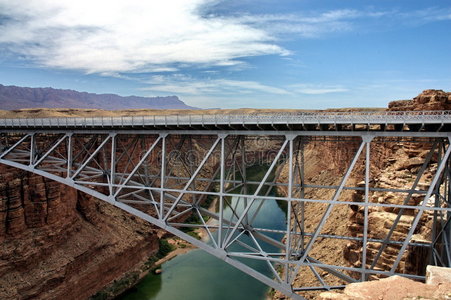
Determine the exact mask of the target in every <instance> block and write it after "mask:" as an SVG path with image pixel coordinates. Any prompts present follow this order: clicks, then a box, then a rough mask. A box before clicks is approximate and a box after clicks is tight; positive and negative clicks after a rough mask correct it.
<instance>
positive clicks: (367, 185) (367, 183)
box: [361, 139, 371, 281]
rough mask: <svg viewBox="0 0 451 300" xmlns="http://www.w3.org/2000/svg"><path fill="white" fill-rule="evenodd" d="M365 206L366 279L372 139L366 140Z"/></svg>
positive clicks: (364, 247) (363, 277)
mask: <svg viewBox="0 0 451 300" xmlns="http://www.w3.org/2000/svg"><path fill="white" fill-rule="evenodd" d="M365 144H366V148H365V208H364V219H363V241H362V274H361V280H362V281H365V280H366V255H367V249H366V248H367V243H368V209H369V206H368V204H369V191H370V159H371V156H370V146H371V139H368V140H366V141H365Z"/></svg>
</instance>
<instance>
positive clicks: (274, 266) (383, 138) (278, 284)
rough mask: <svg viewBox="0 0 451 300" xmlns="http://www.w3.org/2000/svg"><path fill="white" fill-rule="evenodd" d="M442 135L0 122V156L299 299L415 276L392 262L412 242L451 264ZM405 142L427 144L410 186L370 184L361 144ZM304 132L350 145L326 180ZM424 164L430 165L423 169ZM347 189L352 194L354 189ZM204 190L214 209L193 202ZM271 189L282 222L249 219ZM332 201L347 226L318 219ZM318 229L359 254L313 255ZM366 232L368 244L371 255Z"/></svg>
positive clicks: (366, 149)
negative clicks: (355, 220)
mask: <svg viewBox="0 0 451 300" xmlns="http://www.w3.org/2000/svg"><path fill="white" fill-rule="evenodd" d="M449 138H450V134H449V133H447V132H429V133H428V132H365V131H361V132H359V131H355V132H338V131H337V132H334V131H332V132H317V131H311V132H310V131H302V132H301V131H299V132H289V131H287V132H284V131H264V130H261V131H228V130H204V131H194V130H178V131H176V130H174V131H168V130H151V131H149V130H123V131H121V130H111V129H110V130H104V131H102V130H95V131H93V130H89V131H84V130H68V129H60V130H56V131H55V130H54V131H45V130H3V131H1V132H0V163H2V164H5V165H8V166H12V167H15V168H19V169H22V170H26V171H30V172H33V173H35V174H38V175H41V176H44V177H47V178H50V179H53V180H55V181H58V182H60V183H63V184H65V185H67V186H71V187H73V188H75V189H77V190H80V191H82V192H85V193H87V194H89V195H92V196H94V197H96V198H98V199H101V200H103V201H106V202H108V203H110V204H112V205H114V206H117V207H119V208H121V209H123V210H125V211H127V212H129V213H131V214H133V215H135V216H138V217H140V218H142V219H144V220H147V221H149V222H150V223H152V224H154V225H156V226H158V227H160V228H162V229H164V230H167V231H168V232H170V233H172V234H174V235H176V236H178V237H180V238H182V239H184V240H186V241H188V242H190V243H192V244H193V245H195V246H197V247H199V248H201V249H203V250H205V251H207V252H208V253H210V254H212V255H214V256H216V257H218V258H220V259H222V260H224V261H225V262H227V263H229V264H231V265H233V266H234V267H236V268H238V269H240V270H241V271H243V272H245V273H247V274H249V275H251V276H252V277H254V278H256V279H258V280H260V281H262V282H263V283H265V284H267V285H269V286H271V287H273V288H274V289H277V290H279V291H281V292H282V293H284V294H286V295H287V296H289V297H292V298H293V299H303V297H302V296H301V293H302V292H304V291H309V290H314V289H325V290H329V289H333V288H341V287H343V285H344V284H347V283H350V282H356V281H361V280H367V279H369V278H371V277H373V276H390V275H395V274H398V275H403V276H407V277H410V278H414V279H422V278H423V274H414V273H412V274H411V273H408V272H406V271H405V269H402V268H400V265H401V264H402V263H403V261H405V259H406V253H408V251H411V250H412V249H414V248H415V249H416V248H418V247H419V248H422V249H423V248H424V249H426V250H427V253H428V255H429V257H428V259H429V261H428V262H429V263H431V264H436V265H442V266H451V247H450V245H451V244H450V239H451V230H450V227H451V225H450V223H449V220H450V216H451V208H450V205H449V204H450V203H449V202H450V193H451V188H450V178H451V176H450V172H451V168H450V159H449V155H450V152H451V148H450V147H449V145H450V142H449ZM415 142H417V143H422V144H423V145H425V146H424V147H425V149H429V152H428V154H427V155H426V156H425V157H424V158H423V161H422V162H421V164H420V165H419V166H418V168H417V170H415V171H416V174H414V175H415V176H413V177H412V181H411V182H410V183H409V186H410V188H393V187H392V188H388V187H380V186H375V184H374V182H375V181H377V180H378V178H372V177H371V174H372V173H371V168H372V165H373V164H374V163H375V161H374V160H375V158H374V157H373V156H372V153H373V150H372V149H373V148H374V147H376V148H377V147H378V146H380V145H381V144H383V143H397V144H398V145H400V146H401V147H403V145H408V144H412V143H415ZM309 143H329V144H330V145H331V146H332V145H333V144H335V146H334V147H343V144H346V147H348V148H350V149H353V150H354V153H353V155H351V156H352V159H351V160H350V161H349V162H344V164H346V165H347V166H346V168H345V169H344V170H343V171H342V172H341V178H337V181H336V182H334V183H333V184H330V185H321V184H317V183H316V184H314V183H312V182H310V179H309V178H306V175H305V172H306V171H305V170H306V169H307V168H309V161H307V160H306V159H305V151H304V149H305V147H306V146H308V145H309ZM256 164H264V165H266V166H267V169H266V171H265V173H264V175H263V176H260V177H259V178H251V177H249V176H248V174H247V173H248V171H247V169H248V167H249V166H251V165H256ZM426 172H429V173H431V172H432V174H433V175H432V176H429V178H426V177H425V173H426ZM351 177H352V178H359V179H360V180H362V181H363V184H362V183H359V184H357V183H356V182H355V180H354V181H351V180H350V178H351ZM277 189H279V191H278V193H276V190H277ZM281 190H282V192H280V191H281ZM313 190H322V191H325V192H327V191H331V192H332V196H331V197H328V198H325V199H323V198H314V197H311V196H309V195H312V193H310V192H311V191H313ZM350 193H351V194H350ZM352 193H360V195H362V198H361V200H356V199H355V198H354V197H352ZM381 193H393V194H396V195H400V196H401V197H403V198H404V201H403V202H402V204H399V203H386V202H382V203H380V202H378V201H376V200H375V198H377V197H376V196H377V195H379V194H381ZM413 199H416V201H413ZM418 199H420V200H418ZM212 200H213V201H216V207H217V209H209V208H208V206H205V203H210V202H211V201H212ZM274 200H277V201H278V203H279V204H280V203H282V206H284V207H285V210H284V211H285V214H286V220H288V221H287V222H286V227H285V228H283V229H280V228H278V229H275V228H271V227H270V226H262V225H256V224H257V223H256V222H255V221H256V219H257V218H259V214H260V212H261V210H262V208H263V207H264V206H265V205H267V203H268V201H274ZM309 205H318V208H320V209H318V214H319V215H320V216H321V218H320V221H319V222H316V223H315V224H313V223H312V222H311V221H309V219H310V218H311V215H309V214H307V213H306V208H307V207H308V206H309ZM342 207H346V208H349V211H351V210H353V211H360V212H361V214H362V215H363V219H362V222H363V224H362V230H361V232H360V233H359V234H339V233H337V232H333V231H329V230H328V231H325V230H324V228H325V227H326V225H327V224H328V223H330V222H334V219H333V218H332V216H334V215H335V212H336V210H337V209H338V208H342ZM377 209H379V210H386V211H392V212H393V211H395V212H397V215H396V218H395V219H394V220H393V222H392V223H391V224H389V225H390V226H389V228H387V229H388V232H387V233H386V234H385V236H384V237H381V236H378V235H376V234H375V233H374V232H372V231H371V230H370V224H369V214H370V213H371V211H373V210H377ZM226 210H227V211H228V212H226ZM407 213H408V215H410V216H411V217H410V219H409V220H408V222H409V224H410V226H409V227H408V229H407V231H406V232H405V234H404V235H402V236H399V234H397V233H396V229H397V228H398V226H400V224H401V222H404V221H405V220H404V219H405V217H404V215H406V214H407ZM425 216H427V217H429V219H431V218H432V220H433V221H432V222H429V223H428V224H429V225H428V226H429V227H430V228H429V229H430V231H431V234H430V238H429V239H428V240H421V241H419V240H417V239H415V238H414V237H415V234H416V233H417V232H418V230H419V228H420V225H421V226H425V224H424V218H425ZM340 225H341V224H336V227H337V228H338V227H340ZM343 226H344V225H343ZM193 228H199V229H201V230H203V231H204V232H205V233H206V234H207V235H208V237H209V240H208V241H203V240H198V239H196V238H194V237H193V236H192V235H190V234H189V233H188V232H187V231H188V230H189V229H193ZM324 240H334V241H336V243H337V247H341V246H342V245H344V244H343V243H350V242H351V243H354V244H355V245H357V247H360V250H359V251H360V252H359V253H360V255H359V261H360V263H356V264H354V265H352V266H349V265H345V264H342V265H334V264H331V263H330V262H325V261H323V260H322V258H321V257H322V255H319V254H318V252H320V251H323V250H321V248H318V245H319V244H320V243H321V242H322V241H324ZM370 243H372V244H373V245H374V244H376V245H378V250H377V251H376V252H377V253H376V254H375V255H373V254H372V255H371V257H370V255H369V253H368V245H369V244H370ZM268 245H270V247H268ZM268 249H271V250H268ZM274 249H275V250H274ZM318 249H319V250H318ZM387 249H390V251H392V252H393V251H395V259H394V260H393V261H392V262H390V265H389V267H388V268H385V269H383V268H381V267H380V266H379V263H380V261H381V260H382V259H383V256H384V253H385V251H386V250H387ZM256 260H259V261H263V262H264V264H265V265H266V271H265V272H262V271H261V270H257V269H254V268H253V267H252V264H249V262H250V261H256ZM303 272H310V274H313V276H314V278H316V281H317V283H316V284H315V285H312V286H298V285H297V284H298V283H297V282H298V281H297V278H298V277H299V274H302V273H303ZM356 274H357V275H356ZM301 276H302V275H301ZM331 278H334V280H332V281H331ZM337 279H338V281H339V282H340V283H338V284H337V283H336V282H337ZM331 282H333V283H331Z"/></svg>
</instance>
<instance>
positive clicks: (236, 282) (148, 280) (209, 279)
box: [116, 197, 286, 300]
mask: <svg viewBox="0 0 451 300" xmlns="http://www.w3.org/2000/svg"><path fill="white" fill-rule="evenodd" d="M231 201H232V203H231V204H232V206H234V205H235V203H236V201H239V203H238V211H242V210H243V209H244V205H243V201H240V199H239V198H238V197H234V198H232V199H231ZM258 201H265V203H264V205H263V206H262V208H261V209H260V212H259V214H258V216H257V217H256V219H255V221H254V226H256V227H269V226H270V227H272V228H274V229H282V230H284V229H285V228H286V221H285V213H284V212H283V211H282V209H281V208H280V207H279V206H278V205H277V203H276V201H275V200H256V203H254V205H253V206H252V208H251V211H252V209H255V208H256V207H257V205H258ZM224 214H225V215H227V214H229V215H230V214H231V210H230V208H229V207H225V209H224ZM272 237H274V238H277V239H279V240H280V239H282V236H281V235H279V236H277V235H273V236H272ZM236 247H237V246H236ZM262 247H263V249H264V250H265V251H268V252H275V251H278V249H275V247H273V246H271V245H268V244H263V245H262ZM243 262H245V263H246V264H248V265H251V266H252V267H253V268H254V269H257V270H259V271H260V272H262V273H264V274H266V275H268V276H271V272H270V270H269V267H268V266H267V264H266V263H265V262H263V261H258V260H252V261H249V260H246V261H243ZM161 269H162V274H161V275H155V274H153V273H149V274H148V275H147V276H146V277H144V278H143V280H141V281H140V282H139V283H138V284H137V285H136V286H135V287H133V288H132V289H130V290H129V291H127V292H126V293H125V294H123V295H121V296H119V297H118V298H116V299H117V300H146V299H148V300H150V299H152V300H211V299H217V300H221V299H224V300H231V299H233V300H240V299H243V300H263V299H265V298H266V296H267V293H268V291H269V288H268V286H266V285H264V284H263V283H261V282H260V281H257V280H256V279H254V278H252V277H250V276H248V275H247V274H245V273H243V272H241V271H239V270H237V269H235V268H234V267H232V266H230V265H228V264H227V263H225V262H223V261H222V260H220V259H218V258H216V257H214V256H212V255H210V254H208V253H206V252H204V251H202V250H197V249H196V250H192V251H190V252H188V253H186V254H182V255H179V256H177V257H175V258H173V259H172V260H170V261H168V262H166V263H164V264H162V266H161Z"/></svg>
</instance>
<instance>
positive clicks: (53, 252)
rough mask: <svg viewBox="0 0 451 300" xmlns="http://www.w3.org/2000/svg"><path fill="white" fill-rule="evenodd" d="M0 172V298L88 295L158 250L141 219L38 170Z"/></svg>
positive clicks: (154, 235) (154, 237)
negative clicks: (43, 174) (36, 173)
mask: <svg viewBox="0 0 451 300" xmlns="http://www.w3.org/2000/svg"><path fill="white" fill-rule="evenodd" d="M0 174H1V175H0V182H1V184H0V299H31V298H33V299H86V298H88V297H90V296H91V295H93V294H95V293H96V292H97V291H98V290H100V289H101V288H103V287H104V286H105V285H107V284H108V283H110V282H112V281H113V280H115V279H117V278H120V277H121V276H122V275H123V274H124V273H126V272H127V271H129V270H131V269H133V268H134V267H136V266H137V265H140V264H142V263H143V262H145V261H146V260H147V259H148V258H149V257H150V256H151V255H153V254H154V253H155V252H156V251H158V238H157V231H156V230H155V229H154V228H152V227H151V226H150V225H149V224H147V223H146V222H144V221H141V220H139V219H137V218H135V217H133V216H131V215H129V214H127V213H125V212H123V211H121V210H119V209H117V208H115V207H113V206H111V205H109V204H107V203H103V202H101V201H99V200H96V199H94V198H92V197H90V196H87V195H85V194H82V193H80V192H77V191H76V190H74V189H72V188H69V187H67V186H64V185H62V184H59V183H57V182H54V181H51V180H49V179H46V178H43V177H41V176H37V175H34V174H31V173H28V172H25V171H21V170H17V169H14V168H9V167H6V166H3V165H2V166H0Z"/></svg>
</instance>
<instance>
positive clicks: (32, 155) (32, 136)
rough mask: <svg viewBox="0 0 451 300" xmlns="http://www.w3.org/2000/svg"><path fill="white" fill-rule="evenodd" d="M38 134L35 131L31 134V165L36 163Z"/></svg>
mask: <svg viewBox="0 0 451 300" xmlns="http://www.w3.org/2000/svg"><path fill="white" fill-rule="evenodd" d="M35 139H36V134H35V133H33V134H31V141H30V162H29V164H28V165H29V166H33V165H34V157H35V155H36V141H35Z"/></svg>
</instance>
